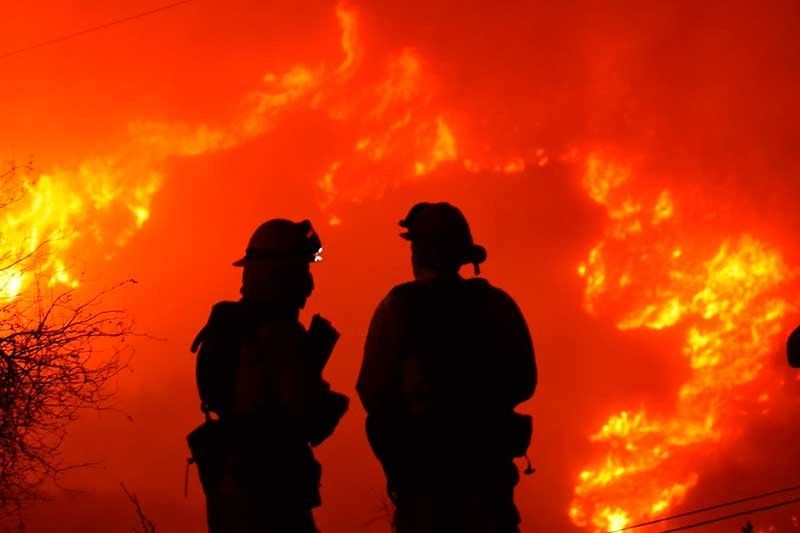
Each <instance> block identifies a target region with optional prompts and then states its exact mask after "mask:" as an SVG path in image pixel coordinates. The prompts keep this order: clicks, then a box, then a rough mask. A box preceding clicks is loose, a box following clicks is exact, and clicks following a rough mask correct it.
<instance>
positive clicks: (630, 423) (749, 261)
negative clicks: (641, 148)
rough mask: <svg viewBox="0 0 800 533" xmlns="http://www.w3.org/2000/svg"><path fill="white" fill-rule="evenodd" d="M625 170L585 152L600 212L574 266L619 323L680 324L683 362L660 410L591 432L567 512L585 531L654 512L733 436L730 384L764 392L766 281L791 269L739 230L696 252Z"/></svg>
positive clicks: (770, 347)
mask: <svg viewBox="0 0 800 533" xmlns="http://www.w3.org/2000/svg"><path fill="white" fill-rule="evenodd" d="M633 181H634V177H633V171H632V169H631V168H630V167H628V166H625V165H620V164H617V163H614V162H612V161H608V160H606V159H604V158H602V157H600V156H598V155H596V154H592V155H590V156H589V157H588V159H587V165H586V173H585V176H584V187H585V189H586V191H587V193H588V194H589V196H590V197H591V198H592V199H593V200H594V201H595V202H597V203H598V204H600V205H602V206H603V207H604V208H605V209H606V211H607V213H608V219H609V223H608V226H607V229H606V231H605V237H604V239H603V240H601V241H600V242H598V243H597V244H596V245H595V246H594V247H593V248H592V250H591V251H590V252H589V255H588V258H587V260H586V262H584V263H583V264H581V265H580V266H579V269H578V271H579V274H580V275H581V276H582V277H583V278H584V279H585V280H586V289H585V301H584V304H585V308H586V310H587V311H588V312H590V313H592V314H601V313H603V314H605V313H611V314H612V315H614V316H617V317H619V318H618V321H617V328H618V329H620V330H631V329H650V330H663V329H667V328H680V331H681V332H682V333H683V334H684V335H685V340H684V347H683V355H684V356H685V357H686V359H687V364H688V366H689V368H690V371H691V373H690V376H689V378H688V380H687V381H686V383H684V384H683V386H682V387H681V388H680V390H679V392H678V396H677V399H676V403H675V409H674V412H673V413H671V414H670V415H668V416H664V415H654V414H652V413H648V412H647V411H646V410H645V409H641V410H639V411H636V412H631V411H623V412H621V413H618V414H616V415H612V416H611V417H610V418H609V419H608V422H607V423H606V424H605V425H604V426H603V427H602V428H601V429H600V431H598V432H596V433H595V434H594V435H592V436H591V437H590V440H591V441H592V442H595V443H597V444H598V445H600V446H602V449H603V450H604V453H603V455H602V457H600V458H598V459H597V460H596V461H595V462H594V463H593V464H592V465H590V466H588V467H587V468H585V469H584V470H583V471H582V472H581V473H580V475H579V476H578V482H577V485H576V487H575V497H574V499H573V502H572V504H571V506H570V509H569V516H570V518H571V519H572V521H573V522H574V523H575V524H577V525H580V526H591V527H593V528H594V530H595V531H613V530H618V529H620V528H623V527H626V526H629V525H631V524H633V523H636V522H640V521H643V520H646V519H650V518H653V517H656V516H659V515H664V514H666V513H667V512H668V511H669V510H670V509H672V508H673V507H674V506H676V505H678V504H680V503H681V502H682V501H683V500H684V499H685V497H686V495H687V493H688V491H689V490H690V489H691V488H692V487H694V486H695V485H696V484H697V483H698V481H699V478H700V473H699V471H700V470H701V468H700V459H701V457H702V456H703V453H705V452H708V451H709V450H710V449H711V448H712V447H713V446H715V445H717V444H719V443H723V444H724V443H730V442H732V441H733V440H734V439H735V437H736V434H737V430H738V428H739V426H740V420H735V419H734V416H733V415H732V413H733V412H736V411H737V410H738V407H737V406H736V405H735V404H736V402H737V401H738V400H739V399H740V396H741V395H743V394H746V395H747V396H748V397H752V398H760V400H759V401H768V398H769V396H768V395H767V391H768V390H769V388H770V387H771V386H772V383H771V382H770V379H769V375H768V373H767V372H766V371H765V366H766V363H767V360H768V359H769V357H770V356H771V355H772V354H773V353H774V351H775V347H776V346H777V336H778V335H779V334H780V333H781V332H783V331H785V329H786V326H787V324H786V316H787V314H788V313H789V312H790V310H791V306H790V304H789V302H788V301H786V300H785V299H784V298H782V297H781V296H780V295H779V294H778V292H777V291H776V289H778V288H780V287H782V286H784V284H785V283H786V282H787V281H788V280H789V279H790V278H791V277H792V273H791V272H790V270H789V268H788V267H787V265H786V264H785V263H784V261H783V259H782V257H781V254H780V253H779V252H778V251H777V250H775V249H773V248H771V247H769V246H768V245H766V244H764V243H762V242H760V241H759V240H757V239H756V238H754V237H752V236H748V235H741V236H739V237H736V238H727V239H724V240H723V241H722V242H721V243H720V244H719V246H718V248H717V250H716V252H715V253H714V254H713V255H712V256H711V257H707V258H706V259H705V260H703V259H699V258H698V253H702V252H698V251H697V250H693V249H687V247H686V244H688V243H690V242H692V241H691V240H686V241H685V242H684V241H681V240H680V238H681V236H682V235H681V234H680V232H679V228H680V226H679V225H678V224H677V223H676V222H675V218H676V216H678V215H677V213H678V210H679V208H678V206H677V205H676V204H675V203H674V201H673V198H672V194H671V193H670V192H669V191H666V190H665V191H661V192H660V193H659V194H658V195H656V196H654V197H650V198H648V197H647V196H646V195H643V194H639V195H634V194H632V193H630V189H631V187H630V185H631V182H633ZM678 243H683V244H684V245H679V244H678ZM754 401H755V400H754Z"/></svg>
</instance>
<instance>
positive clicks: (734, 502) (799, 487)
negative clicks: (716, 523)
mask: <svg viewBox="0 0 800 533" xmlns="http://www.w3.org/2000/svg"><path fill="white" fill-rule="evenodd" d="M796 490H800V485H792V486H791V487H785V488H782V489H778V490H772V491H769V492H764V493H761V494H756V495H753V496H747V497H744V498H739V499H736V500H731V501H727V502H722V503H717V504H714V505H709V506H707V507H701V508H700V509H694V510H692V511H686V512H683V513H678V514H674V515H670V516H665V517H662V518H657V519H655V520H650V521H647V522H641V523H639V524H634V525H631V526H627V527H624V528H621V529H615V530H613V531H609V532H608V533H621V532H623V531H630V530H632V529H638V528H641V527H645V526H652V525H655V524H660V523H662V522H667V521H670V520H676V519H678V518H685V517H687V516H692V515H696V514H700V513H706V512H709V511H715V510H717V509H722V508H724V507H730V506H732V505H739V504H741V503H747V502H751V501H753V500H760V499H762V498H768V497H770V496H776V495H778V494H784V493H786V492H793V491H796Z"/></svg>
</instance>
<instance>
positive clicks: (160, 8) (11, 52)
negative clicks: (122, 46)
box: [0, 0, 194, 60]
mask: <svg viewBox="0 0 800 533" xmlns="http://www.w3.org/2000/svg"><path fill="white" fill-rule="evenodd" d="M190 2H194V0H179V1H177V2H172V3H169V4H164V5H161V6H158V7H155V8H153V9H148V10H147V11H141V12H139V13H136V14H133V15H128V16H126V17H122V18H119V19H115V20H111V21H108V22H104V23H103V24H99V25H97V26H91V27H89V28H84V29H82V30H79V31H76V32H73V33H67V34H64V35H60V36H58V37H53V38H51V39H47V40H44V41H40V42H38V43H34V44H31V45H28V46H24V47H22V48H17V49H15V50H9V51H7V52H3V53H0V60H3V59H7V58H9V57H13V56H16V55H20V54H24V53H26V52H30V51H31V50H36V49H39V48H44V47H46V46H51V45H54V44H57V43H61V42H64V41H69V40H71V39H75V38H77V37H81V36H83V35H87V34H90V33H95V32H98V31H102V30H105V29H107V28H110V27H112V26H119V25H120V24H125V23H126V22H131V21H133V20H138V19H141V18H144V17H148V16H150V15H155V14H156V13H161V12H163V11H167V10H169V9H174V8H176V7H179V6H182V5H185V4H188V3H190Z"/></svg>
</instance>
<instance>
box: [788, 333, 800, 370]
mask: <svg viewBox="0 0 800 533" xmlns="http://www.w3.org/2000/svg"><path fill="white" fill-rule="evenodd" d="M786 354H787V356H788V357H789V365H791V366H792V367H794V368H800V326H798V327H797V329H795V330H794V331H793V332H792V334H791V335H790V336H789V340H788V341H787V343H786Z"/></svg>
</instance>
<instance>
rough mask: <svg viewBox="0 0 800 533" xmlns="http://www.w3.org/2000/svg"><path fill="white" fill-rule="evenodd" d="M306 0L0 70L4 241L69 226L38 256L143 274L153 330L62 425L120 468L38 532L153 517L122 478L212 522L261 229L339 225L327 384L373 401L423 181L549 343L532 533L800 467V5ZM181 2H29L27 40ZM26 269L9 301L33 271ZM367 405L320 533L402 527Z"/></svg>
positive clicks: (10, 34) (204, 16)
mask: <svg viewBox="0 0 800 533" xmlns="http://www.w3.org/2000/svg"><path fill="white" fill-rule="evenodd" d="M297 4H298V3H295V2H272V3H264V2H255V1H233V2H228V3H225V4H220V3H217V2H210V1H209V0H195V1H194V2H192V3H189V4H187V5H183V6H180V7H177V8H175V9H172V10H169V11H165V12H162V13H159V14H156V15H153V16H150V17H146V18H142V19H139V20H136V21H132V22H129V23H126V24H123V25H119V26H116V27H112V28H109V29H107V30H104V31H102V32H97V33H93V34H89V35H86V36H83V37H80V38H77V39H74V40H70V41H67V42H62V43H58V44H56V45H53V46H48V47H44V48H41V49H37V50H32V51H29V52H27V53H24V54H19V55H16V56H12V57H8V58H5V59H0V68H2V71H3V73H4V74H3V80H2V81H3V83H0V117H2V118H3V119H4V120H3V124H4V127H3V128H2V129H0V157H2V158H3V160H4V161H11V160H16V161H18V162H27V161H29V160H30V161H31V163H32V170H31V177H32V178H37V180H36V181H35V184H33V185H31V186H30V190H29V191H28V192H29V194H28V196H27V197H26V198H25V199H23V201H22V202H20V203H19V204H15V205H14V206H12V207H11V208H7V209H6V210H5V211H4V212H2V213H0V220H2V226H1V227H0V232H2V233H3V236H4V241H2V242H3V244H2V246H4V248H3V251H9V250H10V251H12V252H13V253H19V252H24V250H25V249H26V247H27V246H31V245H32V242H33V240H31V238H29V237H30V236H31V235H34V236H35V238H37V239H47V238H54V237H55V238H56V239H55V241H54V244H53V245H52V246H51V247H50V248H49V251H50V252H51V253H50V255H49V256H48V257H47V260H46V261H43V262H41V263H40V264H39V266H40V268H41V269H42V275H44V276H45V277H46V279H48V280H51V282H52V283H53V284H54V287H60V286H68V285H71V284H73V283H77V282H80V284H81V285H82V290H83V289H84V288H85V290H87V291H90V290H93V289H95V290H96V289H97V288H98V287H102V286H105V285H110V284H113V283H115V282H118V281H121V280H124V279H128V278H135V279H136V280H137V281H138V283H137V284H136V285H134V286H130V287H125V288H123V289H122V290H119V291H117V292H116V293H115V294H114V295H113V296H112V297H110V300H109V305H114V306H123V307H125V308H127V309H128V311H129V313H130V316H131V317H132V319H133V320H134V321H135V323H136V327H137V330H139V331H142V332H146V333H148V334H149V337H148V338H135V339H133V341H132V342H133V343H134V344H135V347H136V354H135V357H134V359H133V360H132V362H131V365H130V369H129V371H127V372H126V373H124V374H123V376H122V377H121V378H120V379H119V382H118V384H117V385H116V386H117V387H118V389H119V391H118V396H117V402H116V406H117V407H118V408H119V412H113V411H112V412H102V413H93V412H90V413H87V414H86V416H84V417H83V419H82V420H81V421H80V422H79V423H78V424H77V425H76V426H74V427H73V429H72V431H71V435H70V438H69V439H68V441H67V442H66V444H65V447H66V452H67V456H68V458H70V459H72V460H74V461H79V462H85V461H99V462H100V466H98V467H93V468H90V469H85V470H81V471H76V472H73V473H72V474H70V475H69V476H68V477H67V478H66V479H65V485H66V486H67V487H70V488H76V489H80V491H81V492H76V493H72V492H64V491H61V490H55V491H54V493H53V496H54V499H53V501H50V502H47V503H44V504H41V505H37V506H36V507H35V509H34V510H32V511H31V512H30V513H29V514H28V516H27V517H26V520H27V522H28V526H29V529H30V530H31V531H34V532H37V531H97V532H107V531H129V530H130V529H131V527H133V525H134V524H135V521H136V518H135V515H134V510H133V508H132V507H131V505H130V504H129V502H127V500H126V499H125V495H124V494H123V493H122V491H121V489H120V487H119V483H120V482H124V483H125V485H126V486H127V487H128V488H129V489H130V490H132V491H134V492H135V493H136V494H137V495H138V497H139V500H140V501H141V502H142V505H143V507H144V509H145V511H146V512H147V514H148V515H149V516H150V518H151V519H152V520H153V521H154V522H155V523H156V524H157V525H158V529H159V531H175V532H194V531H202V525H203V500H202V495H201V490H200V487H199V484H198V483H197V480H196V476H195V475H194V474H193V475H192V477H191V478H190V481H191V483H190V489H189V495H188V497H187V498H184V496H183V470H184V465H185V458H186V453H187V452H186V448H185V445H184V440H183V439H184V436H185V434H186V433H187V432H188V431H189V430H191V429H192V428H193V427H194V425H196V424H197V423H199V421H200V418H201V417H200V415H199V412H198V409H197V398H196V392H195V390H194V381H193V360H192V358H191V356H190V355H189V353H188V344H189V342H190V340H191V338H192V337H193V335H194V334H195V333H196V330H197V329H198V328H199V327H200V326H201V325H202V323H203V321H204V319H205V317H206V315H207V313H208V309H209V307H210V305H211V304H212V303H213V302H215V301H217V300H219V299H223V298H228V299H232V298H236V297H237V291H238V281H239V280H238V276H239V272H238V271H237V270H235V269H234V268H232V267H231V266H230V262H231V260H232V259H235V258H236V257H237V256H238V255H239V254H240V253H241V251H242V248H243V247H244V244H245V242H246V240H247V238H248V236H249V234H250V231H251V230H252V229H253V228H254V227H255V226H256V225H257V224H258V223H260V222H261V221H263V220H264V219H266V218H270V217H273V216H285V217H290V218H297V219H299V218H306V217H308V218H311V219H312V220H313V221H314V223H315V225H316V226H317V227H318V230H319V232H320V234H321V236H322V239H323V242H324V245H325V256H326V258H325V261H324V262H323V263H322V264H320V265H316V266H315V267H314V273H315V277H316V282H317V292H316V293H315V294H314V295H313V297H312V301H311V303H310V305H309V309H308V313H309V315H308V316H310V313H313V312H317V311H319V312H321V313H323V314H324V315H325V316H327V317H328V318H330V319H331V320H332V321H333V322H334V324H335V325H336V326H337V327H338V328H339V329H340V330H341V332H342V334H343V337H342V341H341V342H340V345H339V347H338V349H337V352H336V353H335V354H334V357H333V360H332V362H331V364H330V366H329V369H328V373H327V377H328V378H329V380H330V381H332V382H333V384H334V386H335V387H336V388H338V389H341V390H344V391H346V392H348V394H350V395H353V394H354V391H353V385H354V382H355V378H356V374H357V371H358V366H359V363H360V350H361V347H362V344H363V339H364V333H365V330H366V326H367V323H368V320H369V317H370V314H371V312H372V310H373V309H374V306H375V304H376V303H377V301H378V300H379V299H380V298H381V297H382V296H383V295H384V294H385V292H386V291H387V290H388V288H389V287H390V286H391V285H393V284H395V283H397V282H400V281H403V280H405V279H407V278H408V277H409V275H410V268H409V260H408V257H407V255H408V253H407V249H406V247H407V244H405V243H404V242H403V241H402V240H400V239H398V238H397V236H396V235H397V233H398V231H397V226H396V222H397V220H398V219H400V218H401V217H402V215H403V214H404V213H405V211H406V210H407V209H408V207H409V206H410V205H411V204H413V203H414V202H416V201H419V200H424V199H433V200H439V199H444V200H449V201H452V202H454V203H456V204H457V205H459V206H461V207H462V208H463V209H464V211H465V213H466V214H467V216H468V217H469V218H470V221H471V223H472V226H473V233H474V235H475V237H476V240H478V242H480V243H482V244H484V245H485V246H486V247H487V249H488V250H489V260H488V262H487V263H486V265H485V268H483V269H482V270H483V271H484V274H485V275H486V276H487V277H488V278H489V279H490V280H491V281H492V282H494V283H495V284H496V285H498V286H500V287H502V288H504V289H506V290H507V291H508V292H510V293H511V294H512V295H514V296H515V297H516V298H517V300H518V302H519V304H520V307H521V308H522V310H523V312H524V313H525V315H526V318H527V320H528V322H529V325H530V327H531V330H532V333H533V337H534V343H535V345H536V349H537V357H538V362H539V366H540V374H541V383H540V388H539V390H538V391H537V394H536V396H535V398H534V399H533V400H532V401H531V402H529V403H528V404H526V405H525V406H524V407H523V410H525V411H528V412H531V413H533V414H534V417H535V419H536V435H535V443H534V446H533V449H532V451H533V453H532V456H533V458H534V460H535V462H536V463H537V469H538V470H537V474H536V475H535V476H534V477H532V478H526V479H524V480H523V481H522V483H521V484H520V486H519V488H518V490H517V503H518V505H519V507H520V509H521V511H522V515H523V520H524V526H523V531H554V532H562V531H563V532H571V531H594V530H595V529H594V528H599V529H600V530H603V529H604V528H612V527H619V526H623V525H627V524H629V523H631V521H634V522H635V521H640V520H645V519H649V518H652V517H658V516H660V515H663V514H664V513H667V512H680V511H682V510H686V509H691V508H694V507H699V506H703V505H705V504H708V503H713V502H716V501H719V500H722V499H726V498H731V499H732V498H735V497H739V496H743V495H748V494H751V493H755V492H759V491H761V490H767V489H771V488H776V487H780V486H783V485H788V484H791V483H796V482H797V481H798V480H800V473H797V472H794V471H793V468H794V463H795V462H796V461H795V460H794V459H793V458H794V457H795V456H796V454H797V452H798V451H800V449H799V448H798V445H797V437H798V436H800V432H798V431H797V430H796V429H795V427H796V420H797V414H798V412H800V403H798V401H797V398H800V388H798V387H797V380H796V378H795V374H794V373H793V372H792V371H790V370H789V369H787V368H785V367H786V365H785V361H784V358H783V356H782V354H781V350H782V339H783V338H785V335H786V333H787V332H788V330H789V329H790V327H791V326H792V324H796V323H797V322H798V321H799V320H800V311H799V310H798V306H800V283H798V275H800V246H798V238H797V236H796V232H797V229H798V228H800V212H799V211H798V209H797V205H798V198H799V197H800V157H798V155H797V154H798V153H800V152H798V149H800V146H798V139H800V136H799V135H797V132H796V130H797V126H796V124H797V121H798V119H800V108H798V104H797V103H796V100H795V98H796V97H795V95H796V94H799V93H798V89H800V83H798V82H800V57H798V55H797V49H798V46H797V45H798V44H800V43H798V42H797V38H796V37H795V36H794V32H795V28H796V26H797V23H798V22H800V7H798V5H797V3H796V2H789V1H787V2H771V3H767V4H768V5H763V4H764V3H763V2H749V3H743V2H740V3H730V2H724V3H723V2H708V3H702V5H698V3H697V2H688V1H687V2H673V3H661V2H658V3H657V2H650V3H625V2H619V3H613V4H612V3H594V2H584V3H569V4H565V3H561V2H549V3H545V2H540V3H533V2H528V3H525V2H510V3H507V4H506V5H503V6H502V7H498V6H495V5H490V4H489V3H477V2H475V3H454V2H411V3H409V2H380V3H378V2H361V3H358V2H355V3H335V2H309V3H303V5H297ZM157 5H159V4H158V3H157V2H152V1H151V2H145V1H140V0H136V1H130V2H125V3H124V5H123V4H122V3H118V4H115V3H109V2H99V1H94V0H92V1H88V0H87V1H82V2H66V1H64V2H62V1H51V2H47V3H46V4H39V5H33V4H24V3H16V4H11V5H8V6H3V17H2V19H0V55H2V54H3V52H4V51H7V50H14V49H17V48H21V47H25V46H26V45H29V44H31V43H36V42H39V41H43V40H47V39H49V38H52V37H55V36H58V35H63V34H67V33H71V32H73V31H76V30H80V29H82V28H85V27H90V26H93V25H96V24H101V23H103V22H106V21H108V20H113V19H117V18H120V17H123V16H126V15H129V14H132V13H136V12H139V11H143V10H146V9H149V8H152V7H155V6H157ZM0 170H2V169H0ZM793 231H794V232H795V234H794V235H793ZM4 276H5V277H4V278H0V294H2V295H3V296H4V297H9V296H14V295H17V294H19V293H22V292H24V291H25V290H26V288H27V287H28V286H29V283H30V280H29V279H26V278H23V277H20V276H17V275H16V274H15V273H13V272H6V273H4ZM79 280H80V281H79ZM474 393H475V394H480V391H474ZM362 427H363V411H362V410H361V408H360V406H359V405H358V402H354V403H353V409H352V410H351V412H350V413H349V414H348V416H347V417H346V419H345V420H344V422H343V423H342V425H341V426H340V428H339V429H338V431H337V433H336V434H335V435H334V437H333V438H331V439H330V440H329V441H328V442H327V443H325V444H324V445H323V446H322V447H321V448H320V449H319V452H318V457H319V458H320V460H321V461H322V463H323V466H324V478H323V500H324V505H323V507H322V508H321V509H319V510H318V511H317V518H318V522H319V525H320V527H321V529H322V530H323V531H326V532H331V533H339V532H342V533H344V532H352V531H388V522H387V520H386V518H385V516H384V514H383V508H384V502H385V497H384V495H383V480H382V478H381V474H380V469H379V467H378V465H377V463H376V461H375V460H374V459H373V457H372V455H371V453H370V452H369V449H368V446H367V443H366V439H365V437H364V435H363V431H362ZM792 514H800V510H798V509H794V510H793V509H789V510H787V511H782V512H776V513H772V514H766V515H763V516H761V517H758V518H757V519H756V523H757V525H759V527H762V528H763V530H764V531H767V530H768V529H767V528H768V527H769V526H770V525H773V526H775V527H776V528H778V529H777V531H784V530H788V528H789V527H790V524H791V521H790V517H791V516H792ZM758 520H761V522H758ZM729 525H730V524H729Z"/></svg>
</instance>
